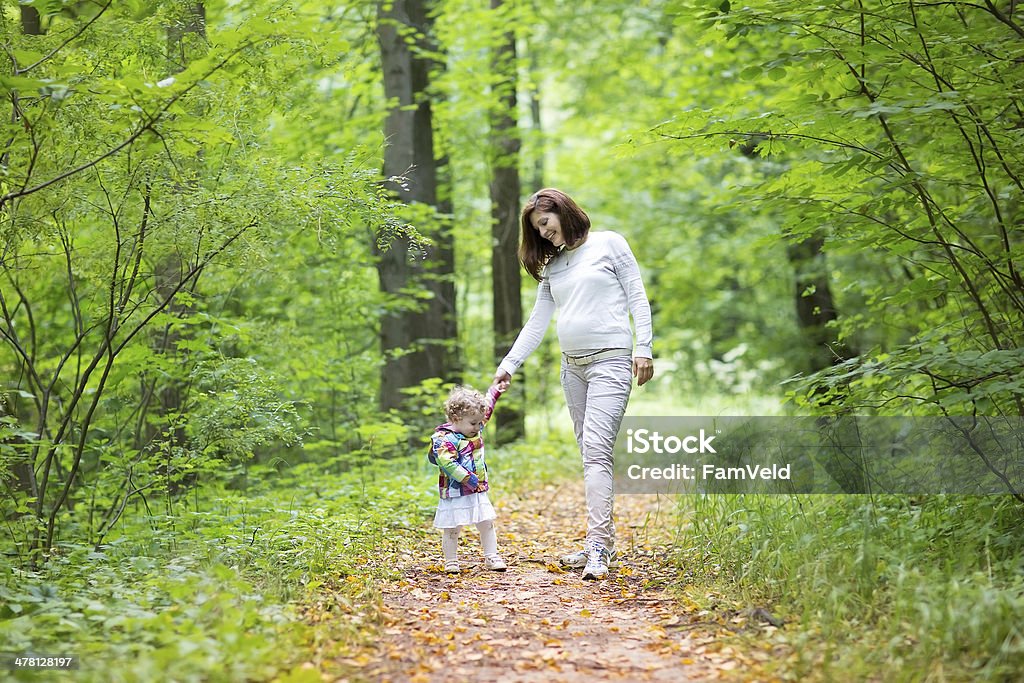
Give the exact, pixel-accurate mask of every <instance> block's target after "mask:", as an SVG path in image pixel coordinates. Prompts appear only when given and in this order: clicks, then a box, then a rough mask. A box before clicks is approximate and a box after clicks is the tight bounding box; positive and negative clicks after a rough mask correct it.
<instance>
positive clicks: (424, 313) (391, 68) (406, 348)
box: [377, 0, 457, 410]
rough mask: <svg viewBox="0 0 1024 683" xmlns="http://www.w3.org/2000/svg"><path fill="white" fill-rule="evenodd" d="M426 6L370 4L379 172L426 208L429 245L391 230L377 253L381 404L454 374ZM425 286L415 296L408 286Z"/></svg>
mask: <svg viewBox="0 0 1024 683" xmlns="http://www.w3.org/2000/svg"><path fill="white" fill-rule="evenodd" d="M431 11H432V4H431V3H430V2H428V1H427V0H394V1H393V2H392V1H390V0H383V1H382V2H380V3H379V5H378V8H377V39H378V42H379V44H380V53H381V66H382V71H383V78H384V94H385V96H386V97H387V99H388V105H389V106H388V115H387V118H386V120H385V124H384V128H385V134H386V137H387V146H386V148H385V151H384V175H385V177H386V178H388V179H389V181H388V185H389V187H390V188H391V189H392V190H393V191H394V192H395V193H396V194H397V195H398V196H399V198H401V199H402V200H403V201H404V202H406V203H408V204H410V205H411V206H412V207H413V208H414V209H415V206H416V205H421V206H426V207H428V210H427V211H426V212H423V211H419V212H418V213H417V214H416V215H418V216H420V217H424V216H426V218H427V220H426V222H425V223H424V224H423V225H421V226H419V227H421V228H422V229H423V230H424V232H425V234H426V235H427V236H428V237H430V238H432V239H433V241H434V244H435V245H438V246H436V247H435V248H434V249H424V250H423V253H420V252H417V251H416V250H415V249H414V248H413V247H414V243H413V241H412V238H410V237H409V236H407V235H399V236H397V237H396V238H395V240H394V241H393V242H391V244H390V245H389V247H388V248H386V249H382V250H380V251H379V254H378V256H379V259H378V263H377V272H378V278H379V281H380V287H381V290H382V291H384V292H385V293H387V294H390V295H392V296H393V297H395V300H396V305H395V306H393V307H391V308H390V309H389V310H388V311H387V312H386V313H385V314H384V315H383V316H382V320H381V349H382V351H383V352H384V354H385V361H384V366H383V369H382V372H381V384H380V405H381V408H382V409H384V410H387V409H390V408H399V407H401V406H403V405H405V404H406V400H405V398H406V397H405V395H404V394H403V389H407V388H409V387H414V386H416V385H417V384H419V383H420V382H422V381H423V380H426V379H429V378H441V379H444V380H453V379H455V370H454V362H453V358H454V349H453V344H454V342H455V340H456V331H457V330H456V317H455V310H456V308H455V297H454V287H453V285H452V282H451V277H452V272H453V270H454V264H453V260H452V255H453V251H452V249H451V248H450V247H451V245H450V231H449V229H448V228H447V226H446V225H445V223H444V222H442V221H438V220H436V215H435V213H436V212H435V211H434V209H436V207H437V205H438V162H437V159H436V158H435V156H434V130H433V114H432V107H431V95H430V87H429V86H430V73H431V69H432V66H433V60H432V58H431V48H432V47H433V46H432V45H431V44H430V43H429V42H428V36H430V34H431V28H432V24H433V17H432V15H431ZM417 291H419V292H425V294H424V295H423V296H419V295H418V294H416V292H417Z"/></svg>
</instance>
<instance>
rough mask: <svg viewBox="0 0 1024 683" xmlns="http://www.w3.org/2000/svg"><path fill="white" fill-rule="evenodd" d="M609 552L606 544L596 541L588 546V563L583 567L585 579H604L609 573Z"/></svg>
mask: <svg viewBox="0 0 1024 683" xmlns="http://www.w3.org/2000/svg"><path fill="white" fill-rule="evenodd" d="M610 555H611V553H609V552H608V551H607V550H605V549H604V546H600V545H597V544H596V543H595V544H593V545H591V546H590V547H589V548H588V552H587V564H586V566H585V567H583V578H584V579H603V578H604V577H605V576H606V575H607V574H608V562H609V556H610Z"/></svg>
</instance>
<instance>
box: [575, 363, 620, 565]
mask: <svg viewBox="0 0 1024 683" xmlns="http://www.w3.org/2000/svg"><path fill="white" fill-rule="evenodd" d="M632 388H633V359H632V358H631V357H629V356H620V357H618V358H608V359H605V360H599V361H596V362H594V363H590V364H589V365H569V364H568V363H566V362H565V360H563V361H562V389H563V390H564V391H565V401H566V403H567V404H568V406H569V416H570V417H572V426H573V430H574V431H575V433H576V443H577V444H578V445H579V448H580V455H582V456H583V486H584V489H585V491H586V497H587V541H589V542H592V543H598V544H600V545H602V546H604V547H605V548H607V549H609V550H612V549H613V548H614V547H615V524H614V522H613V521H612V500H613V496H614V486H613V484H612V478H613V472H612V466H613V456H612V449H613V448H614V446H615V437H616V436H617V435H618V433H619V426H620V425H621V424H622V416H623V415H625V413H626V404H627V403H628V402H629V392H630V391H631V390H632Z"/></svg>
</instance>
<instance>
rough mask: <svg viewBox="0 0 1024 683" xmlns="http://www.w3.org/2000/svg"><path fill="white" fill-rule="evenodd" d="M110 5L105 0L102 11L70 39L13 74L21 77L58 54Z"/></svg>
mask: <svg viewBox="0 0 1024 683" xmlns="http://www.w3.org/2000/svg"><path fill="white" fill-rule="evenodd" d="M112 4H113V0H107V4H106V5H104V6H103V9H101V10H100V11H99V12H97V13H96V16H94V17H93V18H92V19H90V20H89V21H87V22H86V23H85V25H84V26H82V28H80V29H79V30H78V31H77V32H76V33H74V34H73V35H72V36H71V37H70V38H68V39H67V40H65V41H64V42H63V43H61V44H60V45H58V46H57V47H55V48H53V49H52V50H51V51H50V52H49V53H48V54H46V55H43V56H42V57H40V58H39V59H38V60H37V61H35V62H33V63H32V64H29V65H28V66H26V67H25V68H24V69H19V68H18V67H17V66H15V68H14V74H15V75H16V76H18V75H21V74H24V73H28V72H29V71H31V70H32V69H34V68H36V67H37V66H39V65H40V64H42V63H43V62H45V61H47V60H49V59H51V58H52V57H53V56H54V55H55V54H57V53H58V52H60V51H61V50H63V49H64V48H65V47H67V46H68V45H69V44H70V43H71V42H72V41H74V40H76V39H77V38H78V37H79V36H81V35H82V34H83V33H85V32H86V31H88V30H89V27H90V26H92V25H93V24H94V23H96V21H97V20H98V19H99V18H100V17H101V16H103V13H104V12H106V11H107V10H108V9H110V6H111V5H112Z"/></svg>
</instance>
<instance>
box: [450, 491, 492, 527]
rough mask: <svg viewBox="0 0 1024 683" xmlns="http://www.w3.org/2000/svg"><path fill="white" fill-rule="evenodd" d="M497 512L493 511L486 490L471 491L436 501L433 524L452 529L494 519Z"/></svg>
mask: <svg viewBox="0 0 1024 683" xmlns="http://www.w3.org/2000/svg"><path fill="white" fill-rule="evenodd" d="M497 516H498V514H497V513H496V512H495V511H494V506H493V505H491V501H490V499H489V498H488V497H487V491H481V492H480V493H471V494H469V495H468V496H459V497H458V498H442V499H440V500H439V501H437V512H435V513H434V526H435V527H436V528H438V529H454V528H456V527H460V526H468V525H470V524H477V523H479V522H486V521H487V520H489V519H494V518H495V517H497Z"/></svg>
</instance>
